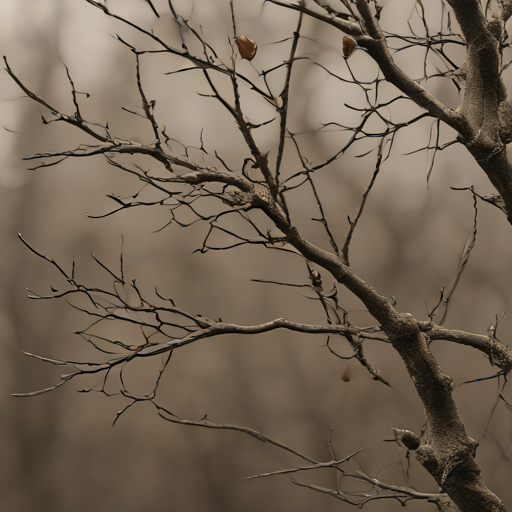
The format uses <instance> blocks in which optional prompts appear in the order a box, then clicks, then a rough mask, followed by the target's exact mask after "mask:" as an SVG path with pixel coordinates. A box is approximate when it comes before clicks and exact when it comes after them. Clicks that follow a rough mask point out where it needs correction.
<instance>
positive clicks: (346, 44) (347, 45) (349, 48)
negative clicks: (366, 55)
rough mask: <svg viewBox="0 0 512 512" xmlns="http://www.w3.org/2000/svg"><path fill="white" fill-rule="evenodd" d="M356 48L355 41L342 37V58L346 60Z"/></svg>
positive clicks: (351, 38)
mask: <svg viewBox="0 0 512 512" xmlns="http://www.w3.org/2000/svg"><path fill="white" fill-rule="evenodd" d="M356 48H357V41H356V40H355V39H354V38H353V37H352V36H343V57H345V59H348V58H349V57H351V56H352V55H353V53H354V52H355V51H356Z"/></svg>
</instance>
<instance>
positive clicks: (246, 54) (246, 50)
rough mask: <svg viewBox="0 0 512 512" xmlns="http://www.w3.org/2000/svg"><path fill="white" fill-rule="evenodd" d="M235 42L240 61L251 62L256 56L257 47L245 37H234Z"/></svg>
mask: <svg viewBox="0 0 512 512" xmlns="http://www.w3.org/2000/svg"><path fill="white" fill-rule="evenodd" d="M235 41H236V45H237V46H238V50H239V51H240V55H241V56H242V59H247V60H252V59H253V58H254V56H255V55H256V50H257V49H258V45H257V44H256V43H255V42H254V41H253V40H252V39H249V38H248V37H246V36H240V37H235Z"/></svg>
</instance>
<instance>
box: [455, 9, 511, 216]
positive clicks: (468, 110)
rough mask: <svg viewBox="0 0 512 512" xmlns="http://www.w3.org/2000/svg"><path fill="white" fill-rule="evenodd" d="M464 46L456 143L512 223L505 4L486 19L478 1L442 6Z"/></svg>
mask: <svg viewBox="0 0 512 512" xmlns="http://www.w3.org/2000/svg"><path fill="white" fill-rule="evenodd" d="M448 3H449V4H450V5H451V7H452V8H453V10H454V12H455V15H456V17H457V21H458V22H459V25H460V27H461V30H462V34H463V36H464V38H465V41H466V65H465V68H466V70H465V73H466V83H465V87H464V96H463V99H462V102H461V104H460V106H459V108H458V112H460V114H461V118H462V119H461V122H462V127H459V128H458V132H459V140H460V141H461V142H462V143H463V144H464V145H465V146H466V147H467V149H468V150H469V152H470V153H471V154H472V155H473V157H474V158H475V160H476V161H477V162H478V164H479V165H480V167H481V168H482V169H483V170H484V171H485V173H486V174H487V176H488V177H489V179H490V181H491V182H492V184H493V185H494V186H495V187H496V189H497V190H498V192H499V194H500V195H501V197H502V198H503V201H504V203H505V208H506V211H507V217H508V220H509V222H511V223H512V162H511V160H510V157H507V150H506V146H507V144H509V143H510V142H512V107H511V105H510V103H509V102H508V100H507V92H506V90H505V85H504V83H503V80H502V78H501V71H502V62H501V57H502V50H503V43H504V39H505V23H506V21H507V19H508V18H509V17H510V13H511V6H510V2H497V3H498V4H499V5H498V8H497V9H494V10H493V11H491V10H488V12H487V17H486V13H485V12H484V10H483V7H482V6H481V5H480V2H479V1H478V0H448Z"/></svg>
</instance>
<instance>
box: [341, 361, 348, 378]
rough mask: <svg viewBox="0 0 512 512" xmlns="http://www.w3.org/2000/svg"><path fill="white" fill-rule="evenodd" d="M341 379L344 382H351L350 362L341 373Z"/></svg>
mask: <svg viewBox="0 0 512 512" xmlns="http://www.w3.org/2000/svg"><path fill="white" fill-rule="evenodd" d="M341 380H342V381H343V382H350V366H349V365H348V364H347V367H346V368H345V371H344V372H343V373H342V374H341Z"/></svg>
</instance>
